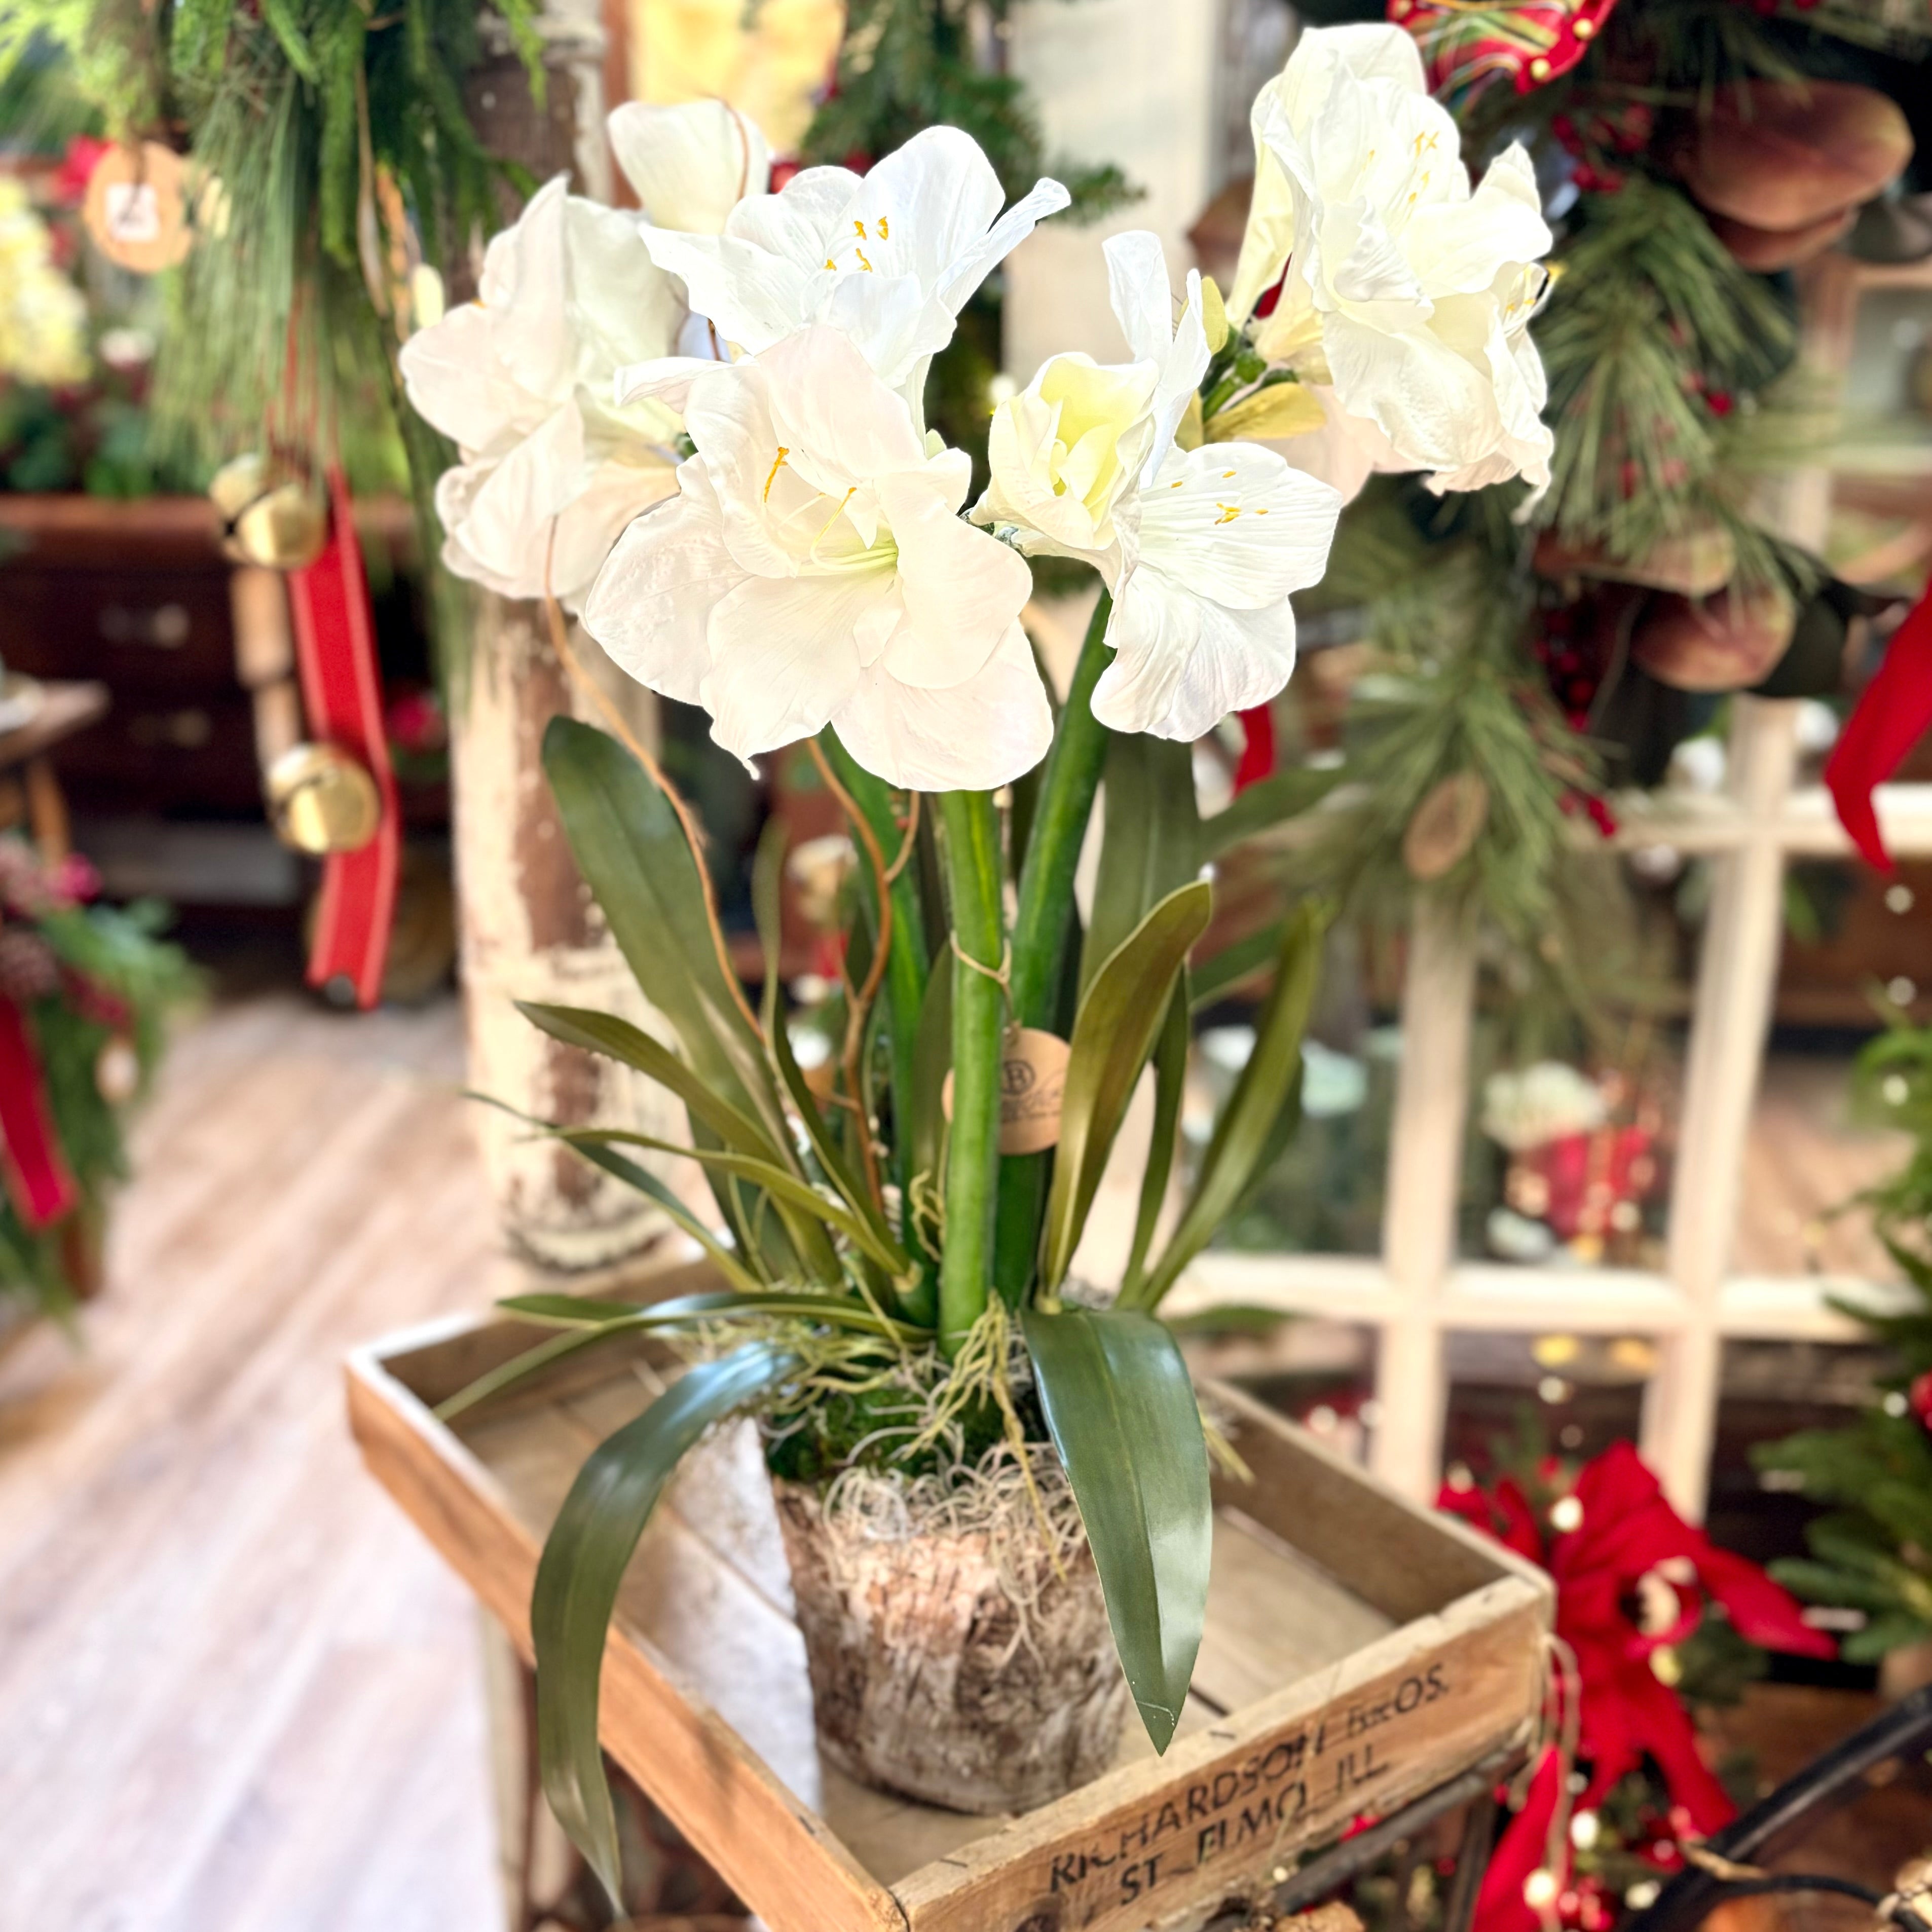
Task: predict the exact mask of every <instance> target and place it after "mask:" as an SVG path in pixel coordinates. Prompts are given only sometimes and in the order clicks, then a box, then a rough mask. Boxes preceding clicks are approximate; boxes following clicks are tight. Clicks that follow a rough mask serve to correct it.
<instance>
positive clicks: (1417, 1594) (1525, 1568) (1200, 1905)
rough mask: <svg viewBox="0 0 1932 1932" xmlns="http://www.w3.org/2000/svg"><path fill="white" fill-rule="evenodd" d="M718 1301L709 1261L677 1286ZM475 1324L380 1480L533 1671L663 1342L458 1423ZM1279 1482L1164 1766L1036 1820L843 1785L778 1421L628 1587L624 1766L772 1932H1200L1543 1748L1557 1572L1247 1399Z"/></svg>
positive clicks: (1262, 1493)
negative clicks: (569, 1510) (1399, 1812)
mask: <svg viewBox="0 0 1932 1932" xmlns="http://www.w3.org/2000/svg"><path fill="white" fill-rule="evenodd" d="M704 1285H706V1283H705V1280H704V1279H703V1270H702V1268H700V1267H694V1268H691V1269H688V1270H676V1271H671V1272H670V1273H669V1274H666V1275H663V1276H660V1277H658V1278H657V1279H656V1280H655V1281H654V1282H653V1283H652V1293H653V1294H654V1295H655V1294H671V1293H681V1292H688V1291H689V1290H691V1289H694V1288H697V1287H700V1286H704ZM531 1333H532V1331H530V1330H529V1328H525V1327H523V1326H520V1325H517V1324H514V1323H511V1322H505V1321H502V1320H500V1319H495V1318H491V1317H484V1318H481V1319H475V1318H463V1319H458V1320H455V1321H452V1322H443V1323H440V1324H437V1325H433V1326H431V1327H430V1328H425V1329H418V1330H414V1331H410V1332H408V1333H407V1334H401V1335H398V1336H395V1337H391V1338H389V1340H386V1341H383V1342H380V1343H376V1344H374V1346H371V1347H368V1348H366V1349H362V1350H361V1351H359V1352H358V1353H357V1354H356V1355H354V1356H353V1357H352V1358H350V1363H349V1365H348V1376H349V1403H350V1417H351V1421H352V1423H353V1427H354V1429H355V1431H356V1436H357V1437H358V1439H359V1441H360V1442H361V1444H362V1451H363V1454H364V1455H365V1457H366V1459H367V1460H368V1464H369V1467H370V1469H371V1471H372V1472H374V1474H375V1475H376V1476H377V1478H378V1479H379V1480H380V1481H381V1482H382V1483H383V1484H384V1485H385V1486H386V1487H387V1488H388V1489H389V1491H390V1493H392V1495H393V1496H395V1498H396V1499H397V1501H398V1502H400V1503H401V1505H402V1506H403V1508H404V1509H405V1510H407V1511H408V1512H409V1514H410V1515H411V1516H412V1517H413V1518H414V1519H415V1520H416V1523H418V1525H419V1526H420V1527H421V1528H422V1530H423V1531H424V1532H425V1534H426V1535H428V1537H429V1538H430V1539H431V1541H432V1542H434V1544H436V1545H437V1547H438V1548H439V1549H440V1550H441V1551H442V1552H443V1554H444V1555H445V1556H446V1557H447V1558H448V1559H449V1561H450V1562H452V1563H453V1564H454V1565H455V1566H456V1568H457V1569H458V1571H460V1573H461V1574H462V1575H463V1577H464V1578H465V1580H466V1581H467V1582H468V1583H469V1585H470V1586H471V1587H472V1589H474V1590H475V1592H476V1593H477V1595H478V1596H479V1597H480V1598H481V1599H482V1601H484V1603H485V1604H487V1606H488V1607H489V1608H490V1610H491V1611H492V1612H493V1613H494V1614H495V1616H496V1617H497V1618H498V1619H500V1620H501V1622H502V1624H503V1625H504V1626H505V1628H506V1629H507V1630H508V1631H509V1633H510V1634H511V1637H512V1638H513V1639H514V1641H515V1643H517V1646H518V1647H519V1648H520V1649H521V1650H522V1651H523V1653H524V1655H526V1656H527V1655H528V1654H529V1595H530V1586H531V1582H532V1577H533V1576H534V1574H535V1566H536V1561H537V1555H538V1550H539V1549H540V1548H541V1544H542V1541H543V1538H544V1534H545V1532H546V1531H547V1529H548V1527H549V1525H550V1521H551V1520H552V1518H553V1516H554V1515H555V1514H556V1509H557V1508H558V1505H559V1504H560V1503H561V1502H562V1499H563V1496H564V1493H565V1490H567V1489H568V1487H569V1484H570V1482H571V1479H572V1478H573V1477H574V1475H575V1474H576V1472H577V1468H578V1466H580V1463H582V1461H583V1458H584V1457H585V1455H586V1454H587V1453H588V1451H589V1450H590V1449H591V1448H592V1446H593V1445H595V1443H597V1442H598V1441H600V1440H601V1439H602V1438H603V1437H604V1436H606V1435H607V1434H608V1433H610V1431H611V1430H613V1429H615V1428H616V1427H618V1426H619V1424H622V1423H623V1422H625V1421H628V1420H629V1419H630V1418H631V1417H632V1416H633V1415H635V1414H637V1412H638V1411H639V1410H640V1409H641V1408H642V1407H643V1405H644V1404H645V1403H646V1401H647V1400H649V1398H650V1397H651V1395H652V1394H653V1393H654V1392H655V1391H656V1390H657V1389H658V1388H660V1387H661V1386H662V1376H663V1375H664V1373H665V1371H666V1370H667V1367H668V1361H667V1358H666V1357H665V1356H664V1354H663V1353H662V1352H661V1349H660V1348H659V1347H658V1346H656V1345H654V1344H652V1343H648V1342H645V1341H643V1340H628V1341H626V1342H623V1343H611V1344H608V1345H607V1346H606V1347H605V1348H604V1349H603V1350H601V1351H592V1352H591V1353H590V1354H589V1355H588V1356H586V1357H582V1358H576V1359H574V1360H573V1361H566V1362H564V1363H561V1364H559V1365H558V1367H557V1368H556V1370H553V1372H551V1373H549V1374H548V1375H547V1376H544V1377H542V1378H533V1379H532V1381H531V1382H529V1383H528V1384H526V1385H523V1386H521V1387H520V1388H517V1389H516V1390H514V1391H511V1392H509V1393H508V1394H505V1396H503V1397H499V1398H497V1399H496V1400H495V1401H493V1402H492V1403H488V1404H485V1405H483V1406H479V1408H478V1409H476V1410H475V1411H472V1412H471V1413H470V1414H469V1415H466V1416H464V1417H463V1418H460V1419H459V1420H458V1421H457V1422H456V1423H455V1424H453V1425H446V1424H442V1423H439V1422H438V1421H436V1420H435V1419H434V1417H433V1416H432V1415H431V1408H432V1407H433V1406H434V1404H436V1403H438V1402H440V1401H441V1400H443V1399H444V1398H445V1397H447V1396H449V1395H450V1394H453V1393H454V1392H455V1391H457V1390H458V1389H460V1388H463V1386H464V1385H466V1384H467V1383H468V1382H470V1381H471V1380H472V1379H473V1378H474V1377H475V1376H478V1374H480V1373H482V1372H483V1371H484V1370H487V1369H489V1368H490V1367H493V1366H495V1365H496V1364H498V1363H499V1362H501V1361H505V1360H506V1359H507V1358H508V1357H509V1356H511V1355H514V1354H515V1353H517V1352H519V1351H520V1350H521V1349H523V1348H525V1347H527V1346H529V1342H530V1339H531ZM1217 1397H1218V1400H1220V1401H1221V1402H1222V1403H1224V1404H1225V1405H1226V1412H1227V1413H1228V1414H1229V1415H1231V1416H1232V1419H1233V1429H1232V1436H1233V1440H1234V1442H1235V1447H1236V1448H1237V1449H1238V1451H1239V1452H1240V1454H1241V1456H1242V1457H1244V1459H1245V1460H1246V1462H1247V1464H1248V1466H1249V1467H1250V1469H1252V1470H1253V1472H1254V1475H1255V1481H1253V1483H1252V1484H1245V1483H1242V1482H1239V1481H1224V1480H1223V1479H1221V1478H1217V1482H1216V1502H1217V1522H1216V1526H1215V1539H1214V1571H1213V1579H1212V1583H1211V1589H1210V1592H1209V1599H1208V1625H1207V1632H1206V1636H1205V1639H1204V1640H1203V1642H1202V1647H1201V1657H1200V1662H1199V1666H1198V1667H1197V1668H1196V1672H1195V1676H1194V1688H1193V1694H1192V1695H1191V1697H1190V1700H1189V1703H1188V1708H1187V1712H1186V1713H1185V1714H1184V1717H1183V1718H1182V1721H1181V1727H1180V1731H1179V1733H1178V1736H1176V1738H1175V1742H1174V1743H1173V1745H1172V1747H1171V1748H1169V1751H1168V1754H1167V1755H1166V1757H1165V1758H1164V1759H1157V1758H1156V1757H1154V1754H1153V1751H1152V1750H1151V1748H1150V1746H1149V1745H1148V1742H1147V1740H1146V1739H1145V1736H1143V1735H1142V1733H1141V1730H1140V1727H1139V1725H1138V1724H1136V1723H1134V1722H1133V1719H1132V1718H1131V1716H1130V1719H1129V1727H1130V1728H1129V1731H1128V1733H1127V1735H1126V1736H1125V1737H1124V1739H1123V1743H1122V1748H1121V1756H1120V1759H1119V1761H1118V1767H1117V1768H1116V1769H1114V1770H1113V1771H1112V1772H1109V1774H1108V1775H1106V1776H1105V1777H1103V1778H1100V1779H1097V1781H1094V1783H1092V1784H1089V1785H1087V1786H1085V1787H1084V1788H1082V1789H1081V1790H1078V1791H1075V1792H1073V1793H1070V1794H1069V1795H1068V1796H1067V1797H1065V1798H1063V1799H1060V1800H1058V1802H1055V1803H1054V1804H1052V1805H1046V1806H1043V1807H1042V1808H1040V1809H1039V1810H1038V1811H1032V1812H1029V1813H1027V1814H1025V1815H1024V1816H1022V1817H1015V1818H1012V1819H999V1818H972V1817H962V1816H960V1815H959V1814H956V1813H952V1812H947V1811H937V1810H935V1809H932V1808H929V1807H927V1806H924V1805H917V1804H914V1803H912V1802H909V1801H907V1800H904V1799H895V1798H891V1797H888V1796H884V1795H883V1794H882V1793H877V1792H874V1791H871V1790H866V1789H865V1788H863V1787H860V1786H859V1785H857V1784H854V1783H853V1782H852V1781H850V1780H849V1779H847V1778H844V1776H842V1775H841V1774H840V1773H839V1772H837V1771H836V1770H835V1769H832V1767H831V1766H828V1765H822V1764H821V1763H820V1761H819V1758H818V1754H817V1749H816V1747H815V1745H814V1738H813V1730H812V1716H811V1691H810V1688H809V1686H808V1683H807V1681H806V1677H805V1652H804V1645H803V1643H802V1640H801V1639H800V1637H799V1634H798V1631H797V1630H796V1628H795V1626H794V1625H793V1622H792V1620H791V1616H790V1602H791V1593H790V1581H789V1578H788V1576H787V1571H786V1568H785V1562H784V1553H783V1551H782V1550H781V1547H780V1546H779V1541H778V1526H777V1521H776V1518H775V1514H774V1513H773V1511H772V1504H771V1498H770V1493H769V1489H768V1488H767V1487H766V1481H765V1477H764V1473H763V1465H762V1463H761V1461H760V1457H759V1453H758V1449H757V1442H756V1440H755V1438H754V1436H753V1434H752V1432H751V1430H750V1428H749V1427H748V1426H743V1427H739V1428H738V1429H736V1430H727V1431H724V1432H720V1433H718V1435H717V1436H715V1437H714V1438H713V1439H712V1441H711V1442H709V1443H707V1444H706V1445H705V1446H704V1447H703V1448H701V1449H700V1451H698V1452H697V1454H695V1455H694V1456H693V1457H691V1458H689V1459H688V1461H687V1463H686V1465H685V1469H683V1471H682V1472H681V1473H680V1474H679V1477H678V1478H677V1479H676V1481H675V1483H674V1484H673V1486H672V1487H671V1488H670V1490H668V1491H667V1494H666V1496H665V1498H664V1501H663V1502H662V1503H661V1505H659V1508H658V1511H657V1513H656V1515H655V1517H654V1519H653V1520H652V1523H651V1526H650V1527H649V1530H648V1531H647V1532H646V1535H645V1538H644V1541H643V1546H642V1547H641V1549H640V1553H639V1555H638V1556H637V1560H636V1561H635V1562H634V1563H633V1565H631V1570H630V1572H629V1574H628V1576H627V1577H626V1578H625V1583H624V1586H623V1589H622V1594H621V1595H620V1597H619V1603H618V1614H617V1618H616V1623H615V1625H614V1626H613V1630H612V1633H611V1636H610V1645H609V1648H608V1649H607V1652H606V1653H605V1658H604V1699H603V1727H604V1745H605V1747H606V1748H607V1750H608V1751H610V1754H611V1755H612V1756H613V1757H615V1758H616V1760H617V1761H618V1762H619V1763H621V1764H622V1766H624V1767H625V1769H626V1770H627V1771H628V1772H630V1773H631V1775H632V1776H634V1778H636V1779H637V1781H638V1782H639V1783H640V1784H641V1785H642V1786H643V1788H644V1789H645V1790H646V1791H647V1792H648V1793H649V1794H650V1796H652V1799H654V1800H655V1802H657V1803H658V1805H661V1807H662V1808H663V1809H664V1811H665V1812H666V1813H667V1814H668V1815H669V1816H670V1817H671V1819H672V1820H673V1821H674V1822H675V1823H676V1825H677V1826H678V1827H679V1829H680V1830H682V1832H684V1833H685V1835H686V1836H687V1837H688V1838H689V1839H690V1840H691V1843H693V1844H694V1846H696V1847H697V1849H698V1850H699V1851H700V1852H702V1853H703V1855H704V1856H705V1857H706V1858H709V1860H710V1861H712V1864H715V1866H716V1867H717V1868H718V1870H719V1871H720V1872H721V1873H723V1875H724V1876H725V1877H726V1878H727V1879H728V1880H729V1881H730V1883H731V1884H732V1885H733V1886H734V1887H735V1888H736V1890H737V1891H738V1892H739V1894H740V1895H741V1896H742V1897H743V1898H744V1899H745V1901H746V1902H747V1903H748V1904H749V1905H750V1906H751V1909H753V1910H754V1911H755V1912H757V1913H758V1914H759V1915H760V1917H761V1918H763V1919H764V1921H766V1924H769V1926H770V1927H772V1932H1073V1928H1074V1927H1104V1928H1106V1932H1134V1928H1137V1927H1145V1926H1149V1925H1160V1926H1163V1927H1166V1926H1169V1925H1187V1924H1190V1923H1193V1924H1199V1923H1200V1922H1201V1921H1202V1920H1203V1919H1204V1918H1206V1917H1207V1916H1208V1915H1211V1914H1212V1913H1213V1912H1215V1911H1216V1910H1217V1909H1220V1907H1221V1906H1222V1905H1223V1903H1224V1902H1225V1901H1227V1900H1230V1899H1239V1898H1243V1897H1248V1896H1251V1895H1253V1894H1256V1892H1258V1891H1259V1890H1261V1889H1262V1888H1265V1887H1266V1886H1267V1885H1268V1884H1269V1882H1271V1877H1274V1876H1286V1872H1285V1870H1284V1869H1283V1867H1284V1866H1285V1865H1287V1864H1292V1861H1293V1860H1292V1854H1293V1853H1294V1852H1295V1851H1296V1849H1298V1847H1301V1846H1306V1845H1308V1844H1310V1843H1317V1842H1320V1841H1323V1840H1325V1839H1328V1838H1334V1837H1336V1836H1337V1835H1339V1834H1340V1832H1341V1831H1342V1829H1343V1827H1344V1826H1346V1824H1347V1823H1349V1820H1351V1819H1352V1818H1354V1817H1357V1816H1358V1815H1360V1814H1364V1813H1371V1812H1372V1813H1385V1812H1387V1811H1389V1810H1391V1809H1392V1808H1394V1807H1395V1806H1397V1805H1400V1804H1401V1803H1403V1802H1406V1801H1407V1800H1409V1799H1411V1798H1413V1797H1415V1796H1418V1795H1419V1794H1420V1793H1422V1792H1424V1791H1426V1790H1430V1788H1432V1787H1435V1786H1436V1785H1439V1784H1442V1783H1444V1782H1445V1781H1447V1780H1448V1779H1449V1778H1452V1777H1454V1776H1455V1775H1457V1773H1459V1772H1463V1771H1464V1770H1466V1769H1468V1768H1469V1767H1470V1766H1472V1765H1474V1764H1476V1763H1479V1762H1480V1761H1481V1760H1483V1759H1484V1757H1487V1756H1488V1755H1490V1754H1493V1753H1494V1752H1495V1751H1497V1750H1498V1749H1499V1748H1502V1747H1505V1746H1507V1745H1509V1744H1510V1743H1511V1742H1512V1741H1514V1740H1517V1739H1520V1737H1522V1736H1523V1735H1524V1734H1525V1733H1526V1730H1527V1729H1528V1727H1529V1723H1530V1721H1531V1719H1532V1715H1533V1713H1534V1712H1535V1709H1537V1706H1538V1697H1539V1685H1540V1681H1541V1667H1542V1666H1541V1655H1542V1646H1541V1639H1542V1636H1543V1633H1544V1631H1545V1630H1546V1629H1547V1627H1548V1624H1549V1621H1550V1602H1551V1595H1550V1584H1549V1582H1548V1580H1547V1578H1546V1577H1544V1576H1543V1574H1541V1572H1540V1571H1537V1570H1535V1569H1534V1568H1531V1567H1530V1566H1529V1565H1526V1564H1524V1563H1522V1562H1519V1561H1518V1560H1517V1559H1515V1558H1514V1557H1513V1556H1510V1555H1509V1554H1508V1553H1506V1552H1505V1551H1503V1550H1501V1549H1499V1548H1498V1547H1495V1546H1493V1545H1492V1544H1489V1543H1487V1542H1486V1541H1484V1540H1483V1539H1482V1538H1479V1537H1477V1536H1475V1535H1472V1534H1471V1533H1469V1532H1467V1531H1466V1530H1464V1529H1463V1528H1462V1527H1461V1526H1459V1525H1457V1524H1456V1523H1451V1522H1450V1521H1448V1520H1447V1519H1445V1518H1442V1517H1436V1516H1435V1515H1433V1514H1430V1512H1428V1511H1424V1510H1421V1509H1418V1508H1415V1507H1414V1506H1413V1505H1411V1504H1409V1503H1408V1502H1404V1501H1403V1500H1402V1499H1400V1498H1399V1497H1397V1496H1395V1495H1394V1494H1393V1493H1391V1491H1389V1490H1386V1489H1385V1488H1384V1487H1382V1485H1380V1484H1378V1483H1376V1482H1375V1481H1373V1480H1372V1479H1370V1478H1369V1477H1367V1476H1366V1475H1364V1474H1362V1473H1361V1472H1360V1471H1359V1470H1358V1469H1355V1468H1354V1467H1353V1466H1352V1465H1349V1464H1348V1463H1344V1462H1343V1461H1342V1460H1340V1459H1339V1458H1338V1457H1335V1456H1334V1455H1333V1454H1331V1453H1330V1452H1329V1451H1327V1450H1325V1449H1324V1448H1322V1447H1321V1446H1320V1445H1319V1444H1318V1443H1316V1442H1313V1440H1311V1439H1310V1437H1309V1436H1307V1435H1306V1434H1305V1433H1303V1432H1302V1431H1301V1430H1298V1429H1296V1428H1295V1427H1293V1426H1292V1425H1291V1424H1288V1423H1286V1422H1285V1421H1283V1420H1282V1419H1281V1418H1280V1417H1278V1416H1277V1415H1274V1414H1273V1413H1272V1412H1270V1411H1268V1410H1267V1409H1263V1408H1262V1407H1261V1406H1259V1405H1258V1404H1256V1403H1253V1402H1251V1401H1250V1400H1247V1398H1246V1397H1243V1396H1241V1395H1240V1394H1236V1393H1235V1392H1233V1391H1228V1390H1220V1391H1217Z"/></svg>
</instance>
